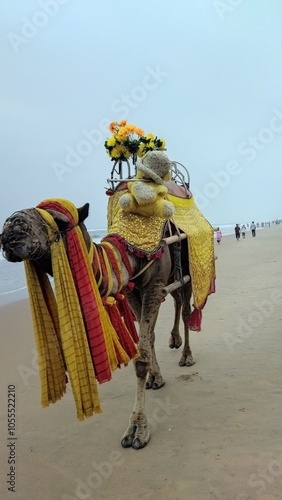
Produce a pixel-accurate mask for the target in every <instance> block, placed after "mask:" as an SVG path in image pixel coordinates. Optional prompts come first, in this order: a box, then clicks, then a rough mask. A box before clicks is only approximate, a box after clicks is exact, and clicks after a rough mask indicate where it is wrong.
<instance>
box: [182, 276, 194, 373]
mask: <svg viewBox="0 0 282 500" xmlns="http://www.w3.org/2000/svg"><path fill="white" fill-rule="evenodd" d="M191 294H192V289H191V284H190V283H187V285H185V286H184V304H183V307H182V321H183V324H184V347H183V351H182V355H181V358H180V361H179V365H180V366H192V365H194V364H195V361H194V359H193V356H192V351H191V349H190V343H189V328H188V326H187V321H188V318H189V316H190V314H191V305H190V302H191Z"/></svg>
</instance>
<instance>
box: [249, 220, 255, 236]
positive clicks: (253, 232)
mask: <svg viewBox="0 0 282 500" xmlns="http://www.w3.org/2000/svg"><path fill="white" fill-rule="evenodd" d="M250 230H251V231H252V237H253V238H254V237H255V235H256V225H255V223H254V221H253V222H252V223H251V225H250Z"/></svg>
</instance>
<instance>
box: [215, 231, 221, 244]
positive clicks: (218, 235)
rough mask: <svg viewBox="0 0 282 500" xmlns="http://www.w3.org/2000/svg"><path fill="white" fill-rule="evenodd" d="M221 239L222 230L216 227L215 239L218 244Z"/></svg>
mask: <svg viewBox="0 0 282 500" xmlns="http://www.w3.org/2000/svg"><path fill="white" fill-rule="evenodd" d="M221 239H222V232H221V231H220V229H219V227H217V228H216V241H217V243H218V245H219V244H220V242H221Z"/></svg>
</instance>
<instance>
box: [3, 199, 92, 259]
mask: <svg viewBox="0 0 282 500" xmlns="http://www.w3.org/2000/svg"><path fill="white" fill-rule="evenodd" d="M47 211H48V212H49V213H50V215H52V217H53V218H54V220H55V222H56V224H57V226H58V231H53V234H54V236H53V237H52V238H51V239H50V237H49V236H48V230H47V226H46V222H45V221H44V220H43V218H42V217H41V215H40V213H39V212H38V211H37V210H36V209H35V208H27V209H24V210H20V211H18V212H15V213H13V214H12V215H11V216H10V217H8V218H7V219H6V221H5V222H4V225H3V229H2V234H1V235H0V247H2V252H3V256H4V258H5V259H6V260H8V261H9V262H21V261H23V260H36V261H40V260H41V259H44V260H45V259H46V258H47V257H48V256H50V245H51V244H52V243H53V241H55V240H56V239H57V238H59V237H61V236H64V233H65V231H66V230H68V229H69V227H68V226H69V220H68V219H67V217H66V216H65V215H63V214H61V213H59V212H57V211H56V210H47ZM78 213H79V222H78V223H79V224H81V225H82V226H83V227H84V230H85V231H86V229H85V226H84V224H83V221H84V220H85V219H86V217H87V216H88V213H89V203H86V204H85V205H84V206H83V207H81V208H78Z"/></svg>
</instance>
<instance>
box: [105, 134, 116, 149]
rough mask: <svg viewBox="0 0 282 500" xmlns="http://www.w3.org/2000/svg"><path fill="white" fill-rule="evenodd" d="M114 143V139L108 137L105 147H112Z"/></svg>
mask: <svg viewBox="0 0 282 500" xmlns="http://www.w3.org/2000/svg"><path fill="white" fill-rule="evenodd" d="M115 143H116V140H115V138H114V136H112V137H110V138H109V139H108V140H107V146H110V147H111V146H114V145H115Z"/></svg>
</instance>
